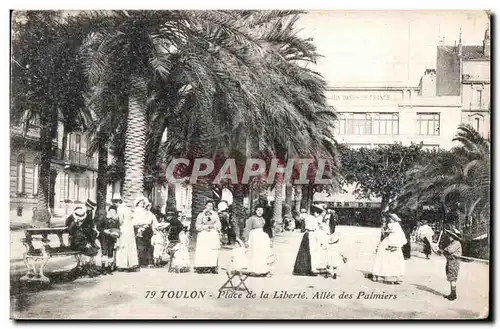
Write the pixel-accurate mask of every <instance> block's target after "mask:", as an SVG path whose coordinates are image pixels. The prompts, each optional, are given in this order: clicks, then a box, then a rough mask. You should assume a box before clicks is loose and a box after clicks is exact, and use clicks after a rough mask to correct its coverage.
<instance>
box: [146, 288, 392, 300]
mask: <svg viewBox="0 0 500 329" xmlns="http://www.w3.org/2000/svg"><path fill="white" fill-rule="evenodd" d="M216 296H217V298H218V299H299V300H300V299H345V300H349V299H377V300H384V299H387V300H394V299H397V295H396V294H389V293H386V292H385V291H376V292H375V291H357V292H354V293H348V292H345V291H340V292H335V291H308V292H305V291H303V292H294V293H290V292H288V291H286V290H273V291H260V292H254V291H250V292H244V291H236V292H233V291H229V290H225V291H219V292H218V293H217V295H216ZM206 297H209V298H210V297H215V295H212V294H210V293H208V292H207V291H205V290H200V291H187V290H180V291H173V290H162V291H153V290H148V291H147V292H146V295H145V298H149V299H154V298H158V299H203V298H206Z"/></svg>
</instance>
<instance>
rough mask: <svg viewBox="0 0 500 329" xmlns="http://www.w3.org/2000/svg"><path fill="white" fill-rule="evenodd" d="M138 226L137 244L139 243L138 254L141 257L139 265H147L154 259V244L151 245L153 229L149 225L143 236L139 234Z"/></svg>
mask: <svg viewBox="0 0 500 329" xmlns="http://www.w3.org/2000/svg"><path fill="white" fill-rule="evenodd" d="M137 231H138V230H137V228H135V233H136V238H135V239H136V240H135V241H136V245H137V255H138V257H139V265H141V266H146V265H150V264H152V261H153V246H152V245H151V237H152V235H153V234H152V233H153V231H152V230H151V227H147V228H146V229H145V230H144V231H143V232H142V236H137Z"/></svg>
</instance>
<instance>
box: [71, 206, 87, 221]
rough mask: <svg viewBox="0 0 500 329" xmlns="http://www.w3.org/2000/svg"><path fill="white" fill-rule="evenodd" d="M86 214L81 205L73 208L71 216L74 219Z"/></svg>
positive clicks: (82, 217) (81, 217)
mask: <svg viewBox="0 0 500 329" xmlns="http://www.w3.org/2000/svg"><path fill="white" fill-rule="evenodd" d="M86 215H87V213H86V212H85V209H83V208H82V207H76V208H75V210H73V217H75V219H76V220H79V219H84V218H85V216H86Z"/></svg>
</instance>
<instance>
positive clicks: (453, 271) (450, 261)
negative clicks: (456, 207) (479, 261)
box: [440, 227, 462, 301]
mask: <svg viewBox="0 0 500 329" xmlns="http://www.w3.org/2000/svg"><path fill="white" fill-rule="evenodd" d="M445 233H446V234H445V236H444V239H443V241H442V244H440V245H442V246H443V247H442V248H440V249H441V250H440V251H441V252H442V253H443V255H444V257H446V267H445V271H446V278H447V279H448V282H450V290H451V292H450V294H449V295H448V296H445V298H446V299H448V300H450V301H452V300H455V299H457V278H458V272H459V270H460V260H459V258H460V256H462V244H461V243H460V241H461V234H460V231H459V230H458V229H456V228H454V227H451V228H450V229H448V230H445ZM440 247H441V246H440Z"/></svg>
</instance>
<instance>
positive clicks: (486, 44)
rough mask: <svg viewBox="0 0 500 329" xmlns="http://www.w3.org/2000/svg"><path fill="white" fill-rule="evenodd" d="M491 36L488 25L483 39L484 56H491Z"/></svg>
mask: <svg viewBox="0 0 500 329" xmlns="http://www.w3.org/2000/svg"><path fill="white" fill-rule="evenodd" d="M490 52H491V37H490V27H489V26H488V28H487V29H486V31H485V32H484V40H483V53H484V56H488V57H490V56H491V53H490Z"/></svg>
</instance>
